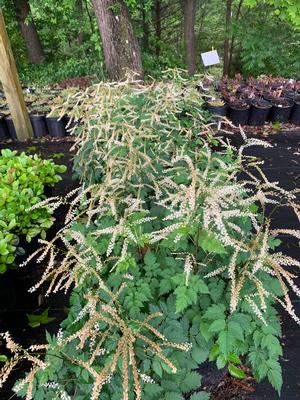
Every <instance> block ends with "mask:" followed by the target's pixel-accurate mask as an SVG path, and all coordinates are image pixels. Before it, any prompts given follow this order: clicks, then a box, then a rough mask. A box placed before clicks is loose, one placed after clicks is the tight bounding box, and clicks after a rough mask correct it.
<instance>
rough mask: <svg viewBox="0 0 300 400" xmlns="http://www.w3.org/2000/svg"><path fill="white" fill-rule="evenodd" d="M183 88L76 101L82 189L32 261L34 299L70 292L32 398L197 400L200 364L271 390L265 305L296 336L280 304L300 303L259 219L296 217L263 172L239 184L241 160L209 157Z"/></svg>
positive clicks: (270, 326) (273, 345)
mask: <svg viewBox="0 0 300 400" xmlns="http://www.w3.org/2000/svg"><path fill="white" fill-rule="evenodd" d="M183 83H184V84H185V88H184V90H183V89H182V84H183ZM193 85H194V84H193V83H190V84H189V83H188V82H186V81H185V80H184V79H181V78H180V75H179V76H177V77H176V80H173V81H163V82H153V84H152V85H148V86H147V85H142V84H141V83H140V82H133V81H132V80H128V81H126V82H122V83H105V84H99V85H96V86H94V87H92V88H89V89H88V90H87V91H86V92H85V93H78V94H76V95H75V96H74V98H73V99H72V103H73V105H74V108H73V113H72V117H73V118H74V119H76V118H79V116H81V117H82V130H81V132H77V133H78V136H77V137H76V145H75V147H76V148H77V150H78V152H77V156H76V162H75V168H76V170H77V172H78V173H79V174H80V175H81V179H82V182H83V186H82V187H81V188H80V189H79V190H78V191H76V192H73V193H70V194H69V195H68V196H66V198H65V199H61V200H59V199H52V200H51V199H49V200H48V202H43V204H42V206H43V207H45V206H46V205H48V207H49V208H50V209H51V207H53V208H56V207H57V206H59V204H60V202H61V203H62V204H64V205H69V212H68V213H67V215H66V221H65V227H64V228H62V229H61V230H60V231H59V232H58V233H57V235H56V237H54V238H53V239H52V240H50V241H47V240H41V241H40V244H41V247H40V249H39V250H38V251H37V252H35V253H34V254H32V255H31V256H30V259H36V260H37V262H42V263H46V264H47V268H46V269H45V272H44V274H43V276H42V279H41V281H40V282H38V283H37V284H36V285H35V286H34V287H33V288H32V290H37V289H38V288H39V287H40V286H41V285H42V284H47V285H48V290H47V294H50V293H52V292H57V291H59V290H65V291H67V290H69V289H70V288H72V294H71V307H70V312H69V315H68V317H67V319H66V320H65V321H64V322H63V324H62V327H61V330H60V332H59V335H58V337H53V338H51V337H49V336H48V342H49V345H48V346H49V347H48V350H47V354H46V358H45V363H47V365H48V366H49V367H47V368H46V369H45V370H44V371H42V370H41V371H38V373H37V374H36V376H35V377H34V378H33V377H30V378H28V379H29V380H28V382H29V381H30V382H29V383H30V385H31V386H30V387H33V388H34V390H35V392H34V393H35V394H34V395H33V396H34V397H33V398H36V399H37V400H39V399H44V398H45V399H46V398H47V396H48V397H49V396H51V395H52V394H53V393H56V392H55V390H56V391H57V390H59V389H58V388H60V387H61V385H62V383H64V384H65V386H64V390H65V391H66V395H69V396H71V397H72V396H75V394H76V395H78V396H81V397H82V398H83V399H90V398H91V393H92V396H93V399H98V398H100V396H101V400H102V399H103V400H119V399H120V398H124V399H130V400H133V399H139V398H142V399H143V400H155V399H157V398H161V399H164V400H168V399H169V398H170V396H171V397H172V398H173V397H174V398H176V397H175V396H177V398H180V399H183V395H185V396H187V397H191V399H193V397H192V391H193V390H196V389H198V388H199V387H200V377H199V375H198V374H197V373H196V372H194V370H195V369H196V368H197V366H198V364H199V363H202V362H204V361H205V360H207V359H209V360H211V361H212V360H215V361H216V363H217V366H218V368H223V367H224V366H226V365H227V366H228V369H229V372H230V373H231V374H233V375H234V376H236V377H240V378H242V377H244V371H243V369H242V368H241V367H240V366H241V364H242V360H243V362H246V363H248V364H250V365H251V367H252V369H253V373H254V375H255V377H256V378H257V380H261V379H263V378H264V377H266V376H267V377H268V379H269V380H270V382H271V383H272V385H273V386H274V387H275V388H276V389H277V390H278V391H279V390H280V387H281V384H282V381H281V369H280V364H279V362H278V360H279V356H280V355H281V354H282V348H281V345H280V342H279V339H278V337H280V334H281V330H280V324H279V322H278V317H277V315H276V311H275V308H274V304H275V303H276V302H277V303H279V304H281V305H282V306H283V307H284V308H285V309H286V310H287V312H289V314H290V315H291V316H292V318H294V320H295V321H296V322H299V320H298V317H297V316H296V315H295V313H294V310H293V307H292V303H291V300H290V297H289V290H290V289H291V290H293V291H294V292H295V293H296V294H297V295H299V289H298V288H297V287H296V285H295V282H294V279H295V275H294V274H293V273H291V272H290V269H289V268H290V266H292V265H293V266H295V267H299V263H298V262H297V261H296V260H293V259H291V258H290V257H287V256H286V255H283V254H281V253H280V252H276V250H275V249H276V246H277V245H278V243H279V242H278V240H276V237H277V236H278V235H280V233H281V231H272V230H270V227H269V222H268V220H267V218H266V217H265V207H266V205H267V204H274V205H275V206H280V205H281V204H283V199H285V200H286V202H287V203H288V204H290V205H291V207H292V208H293V209H294V211H295V214H296V215H299V207H298V205H297V203H296V199H295V195H294V194H293V193H288V192H286V191H284V190H282V189H281V188H280V187H278V185H277V183H276V182H269V181H268V180H267V178H266V177H265V175H264V174H263V172H262V171H261V165H260V163H259V162H254V161H253V160H249V164H250V165H251V169H252V170H253V168H255V169H256V171H257V173H256V174H255V175H254V174H253V173H252V172H249V171H248V170H247V167H246V164H247V160H244V159H243V154H242V150H240V151H236V150H235V149H233V148H232V147H230V146H229V147H228V148H225V149H223V150H222V151H216V150H214V149H213V145H212V142H211V141H210V140H209V138H210V134H211V132H210V131H209V128H207V127H206V126H205V125H204V122H205V117H204V116H203V113H202V110H201V106H200V105H201V102H200V100H199V94H198V92H197V91H196V90H195V89H194V87H193ZM68 102H69V101H67V102H66V103H65V104H63V105H61V106H60V107H59V111H60V112H61V114H62V115H63V114H64V112H65V108H66V107H67V106H68ZM257 144H262V145H266V144H264V143H263V142H261V143H258V142H257V141H255V140H252V139H251V140H250V141H247V142H246V143H245V145H244V148H245V147H247V146H249V145H257ZM244 168H245V170H246V172H247V173H248V177H247V179H246V180H245V181H239V180H238V175H239V173H240V172H241V170H242V169H244ZM257 204H259V205H260V206H261V209H262V212H259V211H258V206H257ZM35 207H36V206H35ZM286 233H289V234H292V235H293V236H295V237H298V236H300V233H299V232H298V231H293V232H286ZM62 243H63V245H64V248H63V250H62V249H61V244H62ZM57 354H60V356H61V360H62V361H59V362H57V359H56V358H55V357H56V355H57ZM53 374H54V375H55V377H56V378H57V379H56V381H54V380H53ZM148 378H149V379H148ZM52 384H54V385H56V384H58V385H59V386H55V387H52ZM28 387H29V386H27V387H26V386H24V388H23V389H24V390H25V392H24V390H23V391H20V392H18V394H19V395H21V396H22V395H23V396H24V395H26V389H28ZM24 393H25V394H24ZM28 398H30V394H29V397H28Z"/></svg>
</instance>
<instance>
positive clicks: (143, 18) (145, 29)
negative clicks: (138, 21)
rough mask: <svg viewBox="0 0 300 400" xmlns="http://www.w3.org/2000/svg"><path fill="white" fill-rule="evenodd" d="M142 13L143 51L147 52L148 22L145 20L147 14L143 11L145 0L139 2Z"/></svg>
mask: <svg viewBox="0 0 300 400" xmlns="http://www.w3.org/2000/svg"><path fill="white" fill-rule="evenodd" d="M141 7H142V9H141V12H142V28H143V49H144V50H149V34H150V33H149V22H148V20H147V12H146V9H145V0H143V1H142V2H141Z"/></svg>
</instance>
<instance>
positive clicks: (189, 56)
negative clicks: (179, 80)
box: [184, 0, 196, 75]
mask: <svg viewBox="0 0 300 400" xmlns="http://www.w3.org/2000/svg"><path fill="white" fill-rule="evenodd" d="M195 20H196V0H185V1H184V43H185V54H186V64H187V68H188V71H189V74H191V75H193V74H194V73H195V71H196V34H195Z"/></svg>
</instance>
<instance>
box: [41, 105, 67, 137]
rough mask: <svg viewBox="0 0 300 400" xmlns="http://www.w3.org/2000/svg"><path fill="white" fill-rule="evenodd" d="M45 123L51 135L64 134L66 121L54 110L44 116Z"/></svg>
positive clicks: (61, 135) (59, 135)
mask: <svg viewBox="0 0 300 400" xmlns="http://www.w3.org/2000/svg"><path fill="white" fill-rule="evenodd" d="M46 124H47V128H48V132H49V134H50V135H51V136H53V137H63V136H66V133H67V132H66V121H65V118H64V117H62V118H60V115H59V114H58V113H56V112H55V111H52V112H51V113H50V114H48V115H47V117H46Z"/></svg>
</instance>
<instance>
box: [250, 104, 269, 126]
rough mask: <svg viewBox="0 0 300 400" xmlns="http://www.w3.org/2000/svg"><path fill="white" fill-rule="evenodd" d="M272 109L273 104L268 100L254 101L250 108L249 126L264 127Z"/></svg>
mask: <svg viewBox="0 0 300 400" xmlns="http://www.w3.org/2000/svg"><path fill="white" fill-rule="evenodd" d="M271 108H272V104H271V103H269V102H268V101H266V100H259V101H253V102H252V104H251V108H250V115H249V120H248V124H249V125H251V126H260V125H264V123H265V122H266V120H267V118H268V115H269V113H270V110H271Z"/></svg>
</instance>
